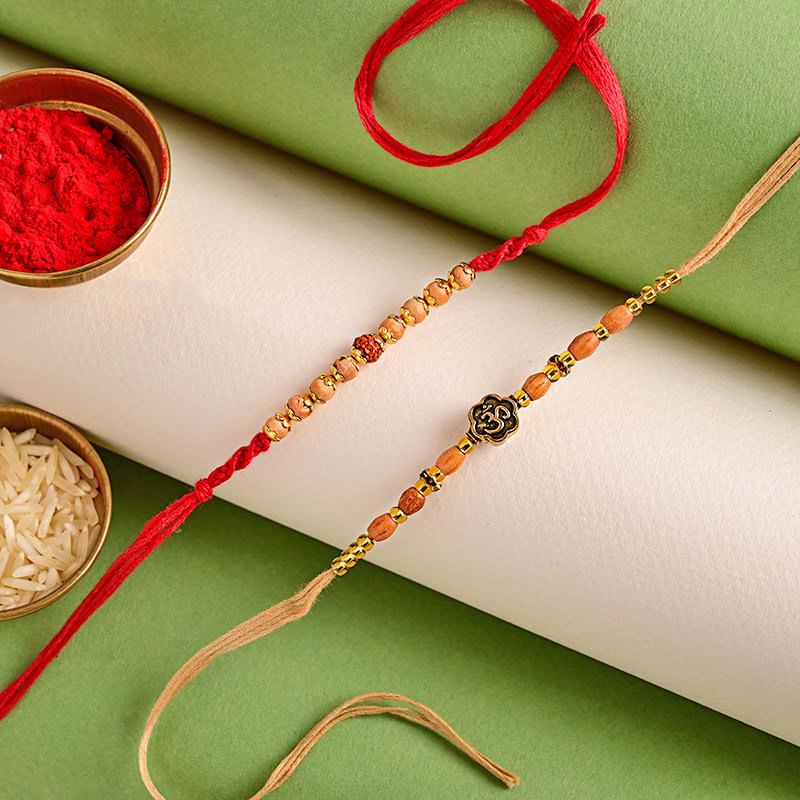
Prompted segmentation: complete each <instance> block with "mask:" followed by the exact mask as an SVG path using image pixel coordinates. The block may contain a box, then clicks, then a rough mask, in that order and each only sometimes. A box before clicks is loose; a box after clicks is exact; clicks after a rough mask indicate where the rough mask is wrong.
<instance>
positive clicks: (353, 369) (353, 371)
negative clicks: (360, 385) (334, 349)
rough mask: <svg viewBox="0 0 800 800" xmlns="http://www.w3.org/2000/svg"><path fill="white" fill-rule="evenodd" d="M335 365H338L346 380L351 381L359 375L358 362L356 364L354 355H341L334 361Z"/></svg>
mask: <svg viewBox="0 0 800 800" xmlns="http://www.w3.org/2000/svg"><path fill="white" fill-rule="evenodd" d="M333 366H334V367H336V369H337V371H338V372H339V374H340V375H341V376H342V378H343V379H344V380H346V381H351V380H353V378H355V376H356V375H358V364H356V362H355V359H354V358H353V357H352V356H339V358H337V359H336V361H334V362H333Z"/></svg>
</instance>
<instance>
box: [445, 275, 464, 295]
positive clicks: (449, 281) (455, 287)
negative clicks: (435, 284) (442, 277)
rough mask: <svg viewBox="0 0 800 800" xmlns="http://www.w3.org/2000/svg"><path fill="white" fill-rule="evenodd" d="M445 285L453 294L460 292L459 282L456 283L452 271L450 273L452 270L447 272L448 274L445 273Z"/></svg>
mask: <svg viewBox="0 0 800 800" xmlns="http://www.w3.org/2000/svg"><path fill="white" fill-rule="evenodd" d="M447 285H448V286H449V287H450V288H451V289H452V290H453V291H454V292H460V291H461V285H460V284H459V282H458V281H457V280H456V279H455V278H454V277H453V271H452V270H450V272H448V273H447Z"/></svg>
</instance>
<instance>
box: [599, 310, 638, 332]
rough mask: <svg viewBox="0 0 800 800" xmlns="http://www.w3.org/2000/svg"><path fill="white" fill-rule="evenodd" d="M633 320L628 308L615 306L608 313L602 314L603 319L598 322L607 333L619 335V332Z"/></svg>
mask: <svg viewBox="0 0 800 800" xmlns="http://www.w3.org/2000/svg"><path fill="white" fill-rule="evenodd" d="M632 319H633V312H632V311H631V310H630V309H629V308H628V306H624V305H623V306H615V307H614V308H612V309H611V310H610V311H606V313H605V314H603V318H602V319H601V320H600V322H602V323H603V325H605V326H606V330H607V331H608V332H609V333H619V332H620V331H621V330H624V329H625V328H627V327H628V325H630V324H631V320H632Z"/></svg>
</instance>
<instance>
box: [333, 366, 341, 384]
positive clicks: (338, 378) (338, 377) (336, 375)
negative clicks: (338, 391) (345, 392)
mask: <svg viewBox="0 0 800 800" xmlns="http://www.w3.org/2000/svg"><path fill="white" fill-rule="evenodd" d="M331 377H332V378H333V379H334V380H335V381H336V382H337V383H344V378H343V377H342V373H341V372H339V370H338V369H336V364H331Z"/></svg>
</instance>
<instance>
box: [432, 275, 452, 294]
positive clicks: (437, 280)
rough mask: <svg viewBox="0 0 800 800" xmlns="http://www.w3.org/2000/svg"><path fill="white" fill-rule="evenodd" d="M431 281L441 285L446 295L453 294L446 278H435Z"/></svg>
mask: <svg viewBox="0 0 800 800" xmlns="http://www.w3.org/2000/svg"><path fill="white" fill-rule="evenodd" d="M433 282H434V283H437V284H438V285H439V286H441V287H442V289H444V290H445V291H446V292H447V296H448V297H449V296H450V295H451V294H453V287H452V286H451V285H450V281H449V280H448V279H447V278H435V279H434V281H433Z"/></svg>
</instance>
